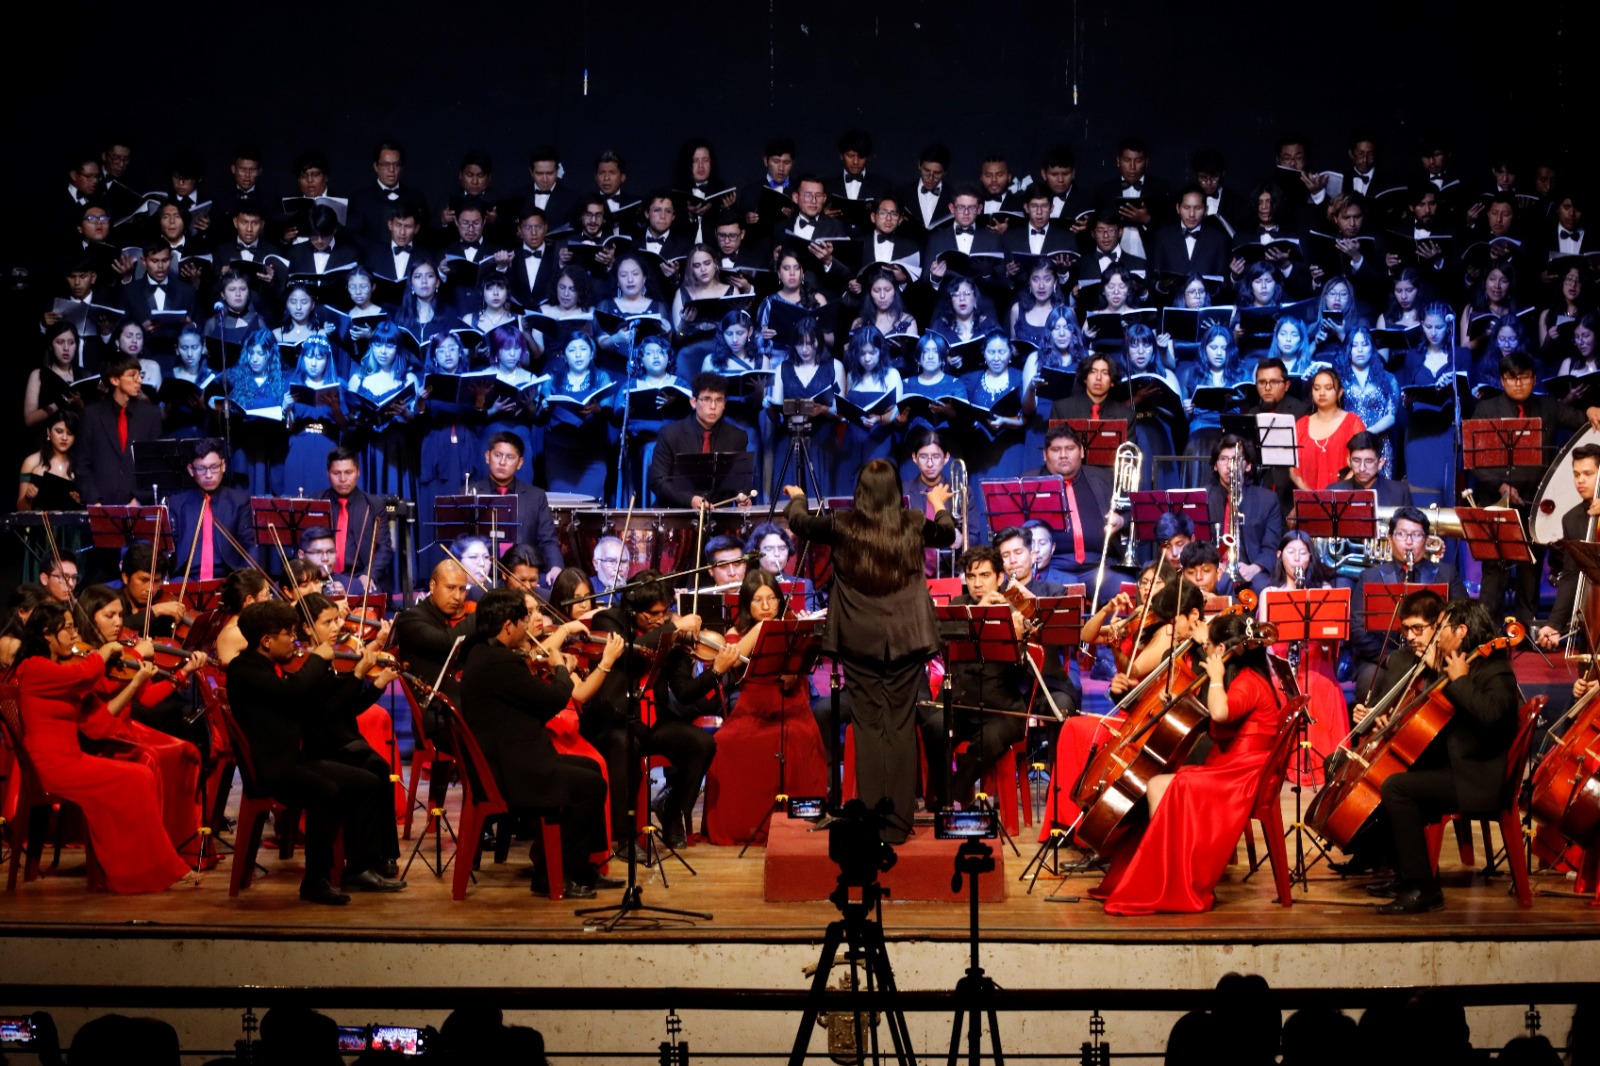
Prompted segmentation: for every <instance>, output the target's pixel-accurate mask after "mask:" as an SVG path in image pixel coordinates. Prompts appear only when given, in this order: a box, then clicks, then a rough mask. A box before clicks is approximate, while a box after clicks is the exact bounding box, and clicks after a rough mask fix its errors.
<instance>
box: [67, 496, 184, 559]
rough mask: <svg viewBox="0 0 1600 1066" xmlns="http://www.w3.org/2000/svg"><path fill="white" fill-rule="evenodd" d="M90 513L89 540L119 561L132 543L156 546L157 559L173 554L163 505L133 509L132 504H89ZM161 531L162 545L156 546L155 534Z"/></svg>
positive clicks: (167, 518) (167, 516)
mask: <svg viewBox="0 0 1600 1066" xmlns="http://www.w3.org/2000/svg"><path fill="white" fill-rule="evenodd" d="M88 511H89V539H90V541H91V542H92V543H93V544H94V546H95V547H96V548H109V549H111V550H113V551H115V552H117V554H118V557H119V558H120V557H121V553H122V552H123V550H124V549H126V548H127V547H128V545H130V544H132V543H134V542H135V541H147V542H149V543H151V544H153V545H154V546H155V549H156V553H157V554H158V555H170V554H171V553H172V550H173V543H174V542H173V539H172V520H171V516H169V515H168V514H167V507H166V504H157V505H156V506H154V507H136V506H134V505H132V504H105V503H91V504H90V505H89V507H88ZM158 528H159V529H160V530H161V543H159V544H156V543H155V541H156V530H157V529H158Z"/></svg>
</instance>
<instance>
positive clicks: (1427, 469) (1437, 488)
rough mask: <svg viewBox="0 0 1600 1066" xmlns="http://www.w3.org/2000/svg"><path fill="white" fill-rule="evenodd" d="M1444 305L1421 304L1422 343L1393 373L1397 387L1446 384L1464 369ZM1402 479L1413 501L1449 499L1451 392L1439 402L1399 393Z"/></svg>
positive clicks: (1453, 471) (1451, 475)
mask: <svg viewBox="0 0 1600 1066" xmlns="http://www.w3.org/2000/svg"><path fill="white" fill-rule="evenodd" d="M1450 314H1451V310H1450V305H1449V304H1446V303H1442V302H1437V301H1436V302H1434V303H1431V304H1429V305H1428V306H1427V307H1426V308H1424V309H1423V313H1422V344H1421V345H1420V346H1419V347H1417V348H1415V349H1413V350H1412V351H1411V353H1410V354H1409V355H1407V356H1406V362H1405V366H1404V367H1403V368H1402V369H1401V370H1400V372H1399V374H1397V375H1396V376H1397V377H1398V378H1399V380H1400V387H1401V388H1402V389H1404V388H1407V387H1409V386H1412V385H1445V384H1449V382H1450V379H1451V375H1453V374H1454V373H1455V372H1456V371H1457V370H1465V369H1466V364H1467V359H1468V357H1467V353H1466V352H1464V351H1462V350H1461V349H1459V348H1457V347H1456V346H1455V337H1454V336H1452V335H1451V332H1450ZM1400 412H1401V415H1402V417H1403V418H1404V423H1405V424H1404V439H1405V453H1404V458H1405V470H1404V471H1403V474H1404V476H1405V479H1406V480H1407V481H1409V482H1410V483H1411V493H1412V497H1413V498H1414V499H1415V500H1416V503H1417V506H1418V507H1427V506H1428V505H1430V504H1437V505H1438V506H1440V507H1448V506H1450V505H1451V504H1452V503H1453V502H1454V500H1455V477H1456V462H1457V459H1456V429H1455V427H1456V419H1455V414H1456V411H1455V398H1454V397H1453V396H1450V397H1448V398H1446V400H1445V402H1444V403H1443V404H1434V403H1422V402H1418V401H1416V400H1414V399H1413V397H1412V396H1407V395H1406V394H1404V393H1402V394H1401V396H1400Z"/></svg>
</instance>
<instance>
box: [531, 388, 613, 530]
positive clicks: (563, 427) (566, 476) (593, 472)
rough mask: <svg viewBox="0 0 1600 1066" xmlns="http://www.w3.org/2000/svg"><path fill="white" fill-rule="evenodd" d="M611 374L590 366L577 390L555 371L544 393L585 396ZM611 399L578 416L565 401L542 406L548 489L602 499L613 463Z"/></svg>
mask: <svg viewBox="0 0 1600 1066" xmlns="http://www.w3.org/2000/svg"><path fill="white" fill-rule="evenodd" d="M610 381H611V375H610V374H607V373H606V372H605V371H604V370H599V369H591V370H590V371H589V377H588V381H587V382H586V383H585V385H584V387H583V388H582V389H580V390H578V391H572V390H570V389H568V388H567V375H566V373H565V372H564V371H559V370H558V372H557V374H556V376H555V378H554V379H552V380H551V381H550V382H548V383H547V384H546V385H545V390H546V391H545V395H547V396H584V395H587V394H588V393H590V392H593V391H594V390H595V389H598V388H603V387H604V386H605V385H607V384H608V383H610ZM614 402H615V401H614V399H613V398H612V397H609V396H607V397H603V398H602V399H601V400H600V406H599V410H598V411H596V412H595V413H594V414H593V415H590V416H588V417H580V416H579V415H578V413H577V409H576V408H573V407H572V406H570V405H568V404H563V403H558V404H551V405H549V406H548V407H546V408H545V411H546V413H547V416H548V418H549V422H548V424H547V428H546V429H545V434H544V468H545V474H546V477H547V479H548V481H547V487H548V489H549V490H550V491H551V492H575V493H577V494H579V495H581V496H592V497H594V498H595V499H597V500H598V499H604V498H605V495H606V475H607V473H608V472H609V470H610V469H611V468H612V467H613V466H614V465H615V463H616V457H615V453H616V444H617V429H616V426H615V424H614V423H613V422H612V420H611V415H612V413H613V412H614V411H615V407H614Z"/></svg>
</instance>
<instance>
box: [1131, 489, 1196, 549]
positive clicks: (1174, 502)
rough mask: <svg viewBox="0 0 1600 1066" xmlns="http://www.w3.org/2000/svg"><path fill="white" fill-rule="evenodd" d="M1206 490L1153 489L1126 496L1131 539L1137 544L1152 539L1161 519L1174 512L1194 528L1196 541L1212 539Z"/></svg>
mask: <svg viewBox="0 0 1600 1066" xmlns="http://www.w3.org/2000/svg"><path fill="white" fill-rule="evenodd" d="M1206 495H1207V493H1206V490H1205V489H1172V490H1162V489H1154V490H1147V491H1141V492H1131V493H1129V494H1128V502H1129V503H1130V504H1132V505H1133V536H1134V539H1135V540H1138V541H1148V540H1154V539H1155V536H1156V523H1157V522H1159V521H1160V520H1161V516H1162V515H1164V514H1167V513H1169V512H1177V513H1178V514H1181V515H1183V516H1184V517H1185V518H1187V519H1188V520H1189V521H1190V523H1192V524H1193V526H1194V537H1195V539H1196V540H1210V539H1211V505H1210V504H1209V503H1207V502H1206Z"/></svg>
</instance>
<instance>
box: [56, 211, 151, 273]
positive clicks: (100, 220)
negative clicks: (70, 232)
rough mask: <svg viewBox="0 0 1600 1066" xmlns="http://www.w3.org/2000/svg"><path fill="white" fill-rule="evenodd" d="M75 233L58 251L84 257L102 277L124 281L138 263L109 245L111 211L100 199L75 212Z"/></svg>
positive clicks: (113, 245) (118, 248) (117, 248)
mask: <svg viewBox="0 0 1600 1066" xmlns="http://www.w3.org/2000/svg"><path fill="white" fill-rule="evenodd" d="M75 226H76V227H77V233H76V234H75V235H74V237H73V238H72V239H71V240H69V241H68V242H67V243H66V244H65V246H64V247H63V248H62V249H61V251H62V252H63V254H64V255H69V256H77V255H83V256H87V257H88V258H89V261H90V262H91V263H93V264H94V269H95V273H96V274H98V275H99V276H100V277H102V278H113V277H115V278H124V277H127V276H128V275H129V274H131V273H133V269H134V268H135V267H136V266H138V265H139V260H138V259H136V258H134V257H133V256H131V255H125V254H124V253H123V251H122V249H121V248H120V247H118V246H117V245H115V244H113V243H111V210H110V208H108V207H106V206H105V204H104V203H102V202H101V201H100V200H98V199H95V200H90V201H89V202H88V203H87V204H85V205H84V206H83V207H81V208H79V209H78V218H77V221H76V223H75Z"/></svg>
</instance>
